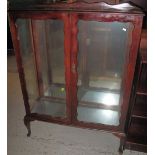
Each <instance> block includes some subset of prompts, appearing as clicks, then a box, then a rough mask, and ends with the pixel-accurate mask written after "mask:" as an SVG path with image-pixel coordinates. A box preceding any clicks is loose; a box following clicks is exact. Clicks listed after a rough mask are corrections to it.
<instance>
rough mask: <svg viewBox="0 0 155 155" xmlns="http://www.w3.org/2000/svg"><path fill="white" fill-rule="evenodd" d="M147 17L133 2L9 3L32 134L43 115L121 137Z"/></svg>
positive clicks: (25, 120) (50, 118) (46, 119)
mask: <svg viewBox="0 0 155 155" xmlns="http://www.w3.org/2000/svg"><path fill="white" fill-rule="evenodd" d="M142 19H143V13H142V12H141V10H140V9H139V8H137V7H135V6H132V5H130V4H128V3H124V4H119V5H109V4H106V3H104V2H88V1H76V2H49V1H47V2H45V1H39V2H37V3H36V2H35V1H32V2H31V3H30V2H27V3H24V2H22V3H10V6H9V20H10V29H11V33H12V39H13V44H14V49H15V53H16V60H17V65H18V71H19V77H20V82H21V88H22V93H23V99H24V104H25V110H26V115H25V118H24V123H25V125H26V127H27V129H28V136H30V133H31V130H30V122H31V121H34V120H40V121H47V122H53V123H59V124H65V125H71V126H76V127H83V128H91V129H99V130H107V131H111V132H113V133H115V135H118V136H119V137H121V142H122V143H123V138H124V137H125V130H124V129H125V122H126V116H127V112H128V107H129V97H130V93H131V87H132V80H133V75H134V70H135V63H136V57H137V51H138V46H139V41H140V34H141V26H142ZM122 143H121V144H122ZM121 150H122V145H121V147H120V151H121Z"/></svg>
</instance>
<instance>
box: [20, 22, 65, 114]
mask: <svg viewBox="0 0 155 155" xmlns="http://www.w3.org/2000/svg"><path fill="white" fill-rule="evenodd" d="M30 28H31V29H32V30H31V31H32V36H33V45H34V51H35V56H36V61H35V65H36V68H37V74H36V75H35V78H36V76H37V78H38V81H39V82H38V91H39V92H40V95H39V96H38V98H37V99H36V100H35V104H34V106H33V108H32V112H34V113H39V114H45V115H51V116H53V117H65V116H66V87H65V65H64V31H63V29H64V23H63V21H61V20H57V19H55V20H52V19H50V20H31V26H30ZM22 37H24V38H26V36H24V35H23V34H22ZM28 39H31V40H32V38H28ZM33 60H35V59H34V57H33ZM29 69H30V70H32V68H29ZM37 78H36V81H37ZM36 81H35V82H36ZM27 83H29V81H27ZM29 84H30V83H29ZM31 86H32V87H33V86H34V83H33V85H31ZM28 91H29V90H28Z"/></svg>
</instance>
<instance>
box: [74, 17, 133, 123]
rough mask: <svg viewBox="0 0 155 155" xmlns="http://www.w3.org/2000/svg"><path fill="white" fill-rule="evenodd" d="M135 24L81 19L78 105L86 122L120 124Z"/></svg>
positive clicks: (80, 115) (81, 116) (80, 113)
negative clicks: (123, 90)
mask: <svg viewBox="0 0 155 155" xmlns="http://www.w3.org/2000/svg"><path fill="white" fill-rule="evenodd" d="M132 29H133V26H132V24H131V23H121V22H97V21H83V20H80V21H79V22H78V32H79V33H78V43H79V53H78V84H77V85H78V109H77V113H78V115H77V119H78V120H79V121H83V122H92V123H100V124H105V125H114V126H118V125H119V119H120V115H121V113H120V110H121V109H120V108H121V105H120V98H121V92H122V80H123V74H124V69H125V68H124V66H125V64H126V61H127V60H126V58H127V54H128V52H129V47H130V45H131V36H132Z"/></svg>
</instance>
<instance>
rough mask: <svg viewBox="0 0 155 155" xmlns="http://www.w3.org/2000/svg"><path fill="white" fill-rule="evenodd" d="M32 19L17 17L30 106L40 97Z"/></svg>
mask: <svg viewBox="0 0 155 155" xmlns="http://www.w3.org/2000/svg"><path fill="white" fill-rule="evenodd" d="M30 22H31V20H30V19H17V22H16V25H17V28H18V40H19V44H20V52H21V57H22V64H23V69H24V75H25V81H26V88H27V92H28V98H29V104H30V107H31V108H32V107H33V104H34V103H35V101H36V99H37V98H38V97H39V94H38V86H37V79H36V70H35V63H34V54H33V45H32V38H31V30H30Z"/></svg>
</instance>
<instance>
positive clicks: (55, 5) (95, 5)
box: [8, 0, 143, 14]
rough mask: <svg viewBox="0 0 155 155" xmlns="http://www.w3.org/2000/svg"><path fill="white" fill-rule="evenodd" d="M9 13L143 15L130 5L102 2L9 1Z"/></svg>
mask: <svg viewBox="0 0 155 155" xmlns="http://www.w3.org/2000/svg"><path fill="white" fill-rule="evenodd" d="M8 10H9V11H16V10H17V11H76V12H77V11H78V12H107V13H129V14H143V12H142V10H141V9H140V8H138V7H136V6H134V5H133V4H130V3H121V4H117V5H110V4H107V3H105V2H103V1H102V0H71V1H67V0H59V1H57V0H9V1H8Z"/></svg>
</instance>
